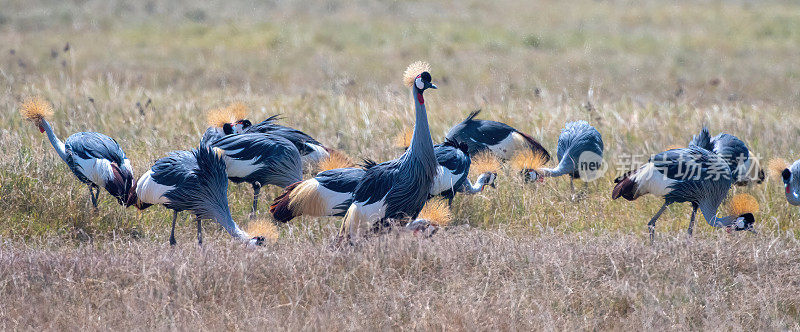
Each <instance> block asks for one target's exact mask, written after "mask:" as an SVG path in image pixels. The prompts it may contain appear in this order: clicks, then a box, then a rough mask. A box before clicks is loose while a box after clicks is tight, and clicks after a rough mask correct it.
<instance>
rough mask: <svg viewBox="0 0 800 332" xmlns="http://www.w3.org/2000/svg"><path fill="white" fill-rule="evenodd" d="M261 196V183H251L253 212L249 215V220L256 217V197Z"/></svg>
mask: <svg viewBox="0 0 800 332" xmlns="http://www.w3.org/2000/svg"><path fill="white" fill-rule="evenodd" d="M260 194H261V183H260V182H258V181H256V182H253V212H252V213H251V214H250V219H253V218H255V217H256V212H258V196H259V195H260Z"/></svg>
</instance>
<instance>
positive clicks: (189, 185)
mask: <svg viewBox="0 0 800 332" xmlns="http://www.w3.org/2000/svg"><path fill="white" fill-rule="evenodd" d="M148 191H156V192H148ZM227 194H228V176H227V173H226V165H225V162H224V161H223V159H222V156H220V155H218V154H217V153H215V151H214V150H212V148H210V147H209V146H207V145H201V146H200V147H199V148H197V149H194V150H192V151H174V152H171V153H170V154H169V155H168V156H166V157H164V158H161V159H159V160H157V161H156V162H155V164H154V165H153V166H152V167H151V168H150V171H148V172H147V173H145V175H143V176H142V178H141V179H140V180H139V181H138V182H137V184H136V186H135V187H134V188H133V190H131V193H130V196H129V198H128V205H136V206H137V207H138V208H140V209H144V208H146V207H148V206H149V205H152V204H162V205H164V206H165V207H166V208H168V209H171V210H174V211H175V216H177V213H178V212H181V211H191V212H192V213H193V214H194V215H195V216H196V217H197V218H198V220H204V219H211V220H214V221H217V222H218V223H219V224H220V225H222V227H223V228H225V230H226V231H227V232H228V234H230V235H231V236H232V237H234V238H236V239H239V240H243V241H246V240H249V236H248V235H247V234H246V233H245V232H244V231H242V230H241V229H240V228H239V226H238V225H237V224H236V223H235V222H234V221H233V218H232V217H231V213H230V208H229V206H228V196H227ZM174 222H175V219H174V218H173V232H174ZM199 226H200V225H199V223H198V233H199ZM171 242H172V243H173V244H174V234H173V236H171Z"/></svg>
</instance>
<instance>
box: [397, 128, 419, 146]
mask: <svg viewBox="0 0 800 332" xmlns="http://www.w3.org/2000/svg"><path fill="white" fill-rule="evenodd" d="M413 136H414V132H413V131H411V129H409V128H407V127H406V128H403V131H402V132H400V133H399V134H397V136H395V137H394V146H396V147H398V148H403V149H405V148H408V147H409V146H411V138H412V137H413Z"/></svg>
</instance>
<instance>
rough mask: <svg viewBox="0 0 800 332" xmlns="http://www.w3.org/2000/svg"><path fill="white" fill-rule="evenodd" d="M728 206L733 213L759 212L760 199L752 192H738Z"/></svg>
mask: <svg viewBox="0 0 800 332" xmlns="http://www.w3.org/2000/svg"><path fill="white" fill-rule="evenodd" d="M728 208H729V210H730V213H731V214H732V215H735V216H738V215H742V214H745V213H756V212H758V201H757V200H756V198H755V197H753V196H752V195H750V194H738V195H736V196H733V198H731V202H730V203H729V204H728Z"/></svg>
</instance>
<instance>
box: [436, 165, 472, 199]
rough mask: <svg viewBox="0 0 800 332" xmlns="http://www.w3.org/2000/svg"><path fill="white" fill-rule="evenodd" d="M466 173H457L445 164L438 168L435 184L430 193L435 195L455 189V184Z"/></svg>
mask: <svg viewBox="0 0 800 332" xmlns="http://www.w3.org/2000/svg"><path fill="white" fill-rule="evenodd" d="M463 175H464V174H455V173H453V171H451V170H450V169H448V168H446V167H444V166H441V165H440V166H438V167H437V168H436V177H435V178H433V186H431V191H430V194H431V195H433V196H436V195H439V194H441V193H443V192H445V191H447V190H450V189H455V188H453V186H455V185H456V182H458V180H460V179H461V176H463Z"/></svg>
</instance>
